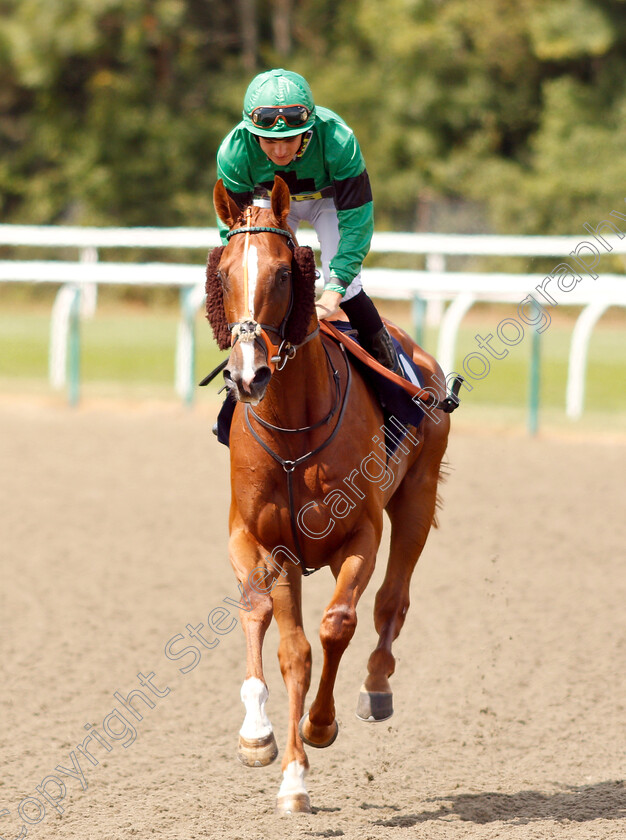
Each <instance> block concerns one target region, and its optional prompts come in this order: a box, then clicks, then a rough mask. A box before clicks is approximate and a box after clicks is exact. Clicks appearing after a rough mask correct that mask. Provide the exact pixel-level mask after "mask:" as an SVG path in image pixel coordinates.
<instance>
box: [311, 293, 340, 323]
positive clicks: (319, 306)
mask: <svg viewBox="0 0 626 840" xmlns="http://www.w3.org/2000/svg"><path fill="white" fill-rule="evenodd" d="M342 300H343V297H342V295H340V294H339V292H332V291H331V290H330V289H328V290H326V291H324V292H322V294H321V296H320V299H319V300H318V301H316V303H315V311H316V312H317V317H318V318H319V319H320V320H321V319H322V318H332V317H333V315H336V314H337V311H338V310H339V304H340V303H341V301H342Z"/></svg>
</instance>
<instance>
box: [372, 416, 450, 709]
mask: <svg viewBox="0 0 626 840" xmlns="http://www.w3.org/2000/svg"><path fill="white" fill-rule="evenodd" d="M447 420H448V418H447V417H446V418H445V420H442V426H443V428H441V429H438V428H437V429H436V430H433V431H432V432H431V433H430V434H426V435H425V438H424V440H423V442H422V450H421V452H420V456H419V458H418V459H417V461H416V462H415V463H414V464H413V465H412V467H411V468H410V469H409V471H408V472H407V474H406V476H405V477H404V480H403V481H402V484H401V485H400V486H399V487H398V489H397V490H396V492H395V493H394V495H393V496H392V498H391V500H390V501H389V503H388V505H387V508H386V510H387V513H388V514H389V518H390V520H391V526H392V528H391V546H390V553H389V562H388V564H387V571H386V574H385V578H384V580H383V583H382V585H381V587H380V589H379V590H378V592H377V593H376V600H375V603H374V626H375V627H376V631H377V632H378V644H377V646H376V648H375V649H374V651H373V652H372V654H371V656H370V658H369V662H368V665H367V670H368V674H367V677H366V679H365V682H364V684H363V686H362V687H361V692H360V694H359V702H358V705H357V712H356V714H357V717H359V718H361V719H362V720H367V721H382V720H386V719H387V718H389V717H391V715H392V714H393V694H392V691H391V685H390V683H389V677H390V676H391V675H392V674H393V672H394V670H395V658H394V656H393V654H392V652H391V646H392V643H393V641H394V640H395V639H396V638H397V637H398V635H399V634H400V630H401V629H402V626H403V624H404V620H405V618H406V614H407V611H408V609H409V603H410V597H409V587H410V583H411V575H412V574H413V570H414V568H415V565H416V564H417V561H418V559H419V557H420V554H421V553H422V549H423V548H424V544H425V543H426V538H427V537H428V533H429V531H430V528H431V525H432V523H433V520H434V517H435V508H436V503H437V484H438V481H439V470H440V465H441V459H442V458H443V455H444V452H445V448H446V442H447V430H448V423H447ZM432 422H433V421H430V423H431V424H432Z"/></svg>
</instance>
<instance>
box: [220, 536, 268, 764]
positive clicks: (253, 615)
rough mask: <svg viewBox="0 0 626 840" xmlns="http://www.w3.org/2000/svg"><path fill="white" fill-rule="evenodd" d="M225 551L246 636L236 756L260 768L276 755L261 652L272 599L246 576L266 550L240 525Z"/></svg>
mask: <svg viewBox="0 0 626 840" xmlns="http://www.w3.org/2000/svg"><path fill="white" fill-rule="evenodd" d="M229 551H230V561H231V563H232V566H233V569H234V570H235V574H236V576H237V580H238V581H239V583H240V584H241V589H242V598H241V604H242V608H241V612H240V619H241V626H242V628H243V631H244V633H245V635H246V678H245V680H244V682H243V685H242V686H241V700H242V702H243V704H244V706H245V708H246V715H245V718H244V721H243V725H242V727H241V729H240V730H239V746H238V748H237V757H238V758H239V760H240V761H241V763H242V764H245V765H246V767H264V766H265V765H267V764H271V763H272V761H274V759H275V758H276V756H277V755H278V747H277V746H276V739H275V737H274V730H273V729H272V724H271V723H270V721H269V718H268V717H267V715H266V713H265V703H266V702H267V698H268V690H267V683H266V682H265V677H264V676H263V655H262V652H263V639H264V638H265V633H266V631H267V628H268V627H269V625H270V622H271V620H272V599H271V597H270V595H269V593H264V592H261V591H259V589H258V588H257V587H254V586H253V585H251V582H250V579H249V577H250V572H251V571H252V570H253V569H255V568H256V567H257V566H258V565H259V563H260V558H261V557H262V556H265V555H266V554H267V552H264V551H263V549H262V548H261V546H259V544H258V543H257V542H256V541H255V540H254V539H253V538H252V537H251V536H250V534H249V533H248V532H247V531H246V530H245V529H243V528H241V529H233V531H232V532H231V537H230V542H229Z"/></svg>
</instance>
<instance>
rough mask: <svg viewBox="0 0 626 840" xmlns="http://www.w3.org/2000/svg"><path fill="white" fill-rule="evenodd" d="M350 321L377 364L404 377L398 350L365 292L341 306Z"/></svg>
mask: <svg viewBox="0 0 626 840" xmlns="http://www.w3.org/2000/svg"><path fill="white" fill-rule="evenodd" d="M340 306H341V308H342V309H343V311H344V312H345V313H346V315H347V316H348V318H349V319H350V323H351V324H352V326H353V327H354V328H355V329H356V330H357V332H358V333H359V338H360V339H361V344H362V345H363V347H365V349H366V350H367V352H368V353H370V354H371V355H372V356H373V357H374V358H375V359H376V361H377V362H380V364H381V365H383V366H384V367H386V368H389V370H391V371H393V372H394V373H397V374H398V376H404V373H403V370H402V367H401V365H400V360H399V359H398V354H397V353H396V348H395V347H394V346H393V341H392V340H391V336H390V335H389V332H388V331H387V327H386V326H385V325H384V324H383V322H382V319H381V317H380V315H379V314H378V310H377V309H376V307H375V306H374V304H373V303H372V301H371V300H370V299H369V298H368V296H367V295H366V294H365V292H364V291H360V292H359V293H358V295H355V296H354V297H353V298H352V299H351V300H349V301H347V302H346V303H342V304H340Z"/></svg>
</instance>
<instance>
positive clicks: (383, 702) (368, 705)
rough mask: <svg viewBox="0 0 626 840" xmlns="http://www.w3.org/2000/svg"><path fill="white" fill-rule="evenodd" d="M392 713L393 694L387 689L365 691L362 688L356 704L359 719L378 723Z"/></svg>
mask: <svg viewBox="0 0 626 840" xmlns="http://www.w3.org/2000/svg"><path fill="white" fill-rule="evenodd" d="M392 714H393V694H392V693H391V692H387V691H367V689H365V688H362V689H361V691H360V693H359V702H358V703H357V706H356V716H357V717H358V718H359V720H365V721H368V722H370V723H379V722H380V721H383V720H388V719H389V718H390V717H391V716H392Z"/></svg>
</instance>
